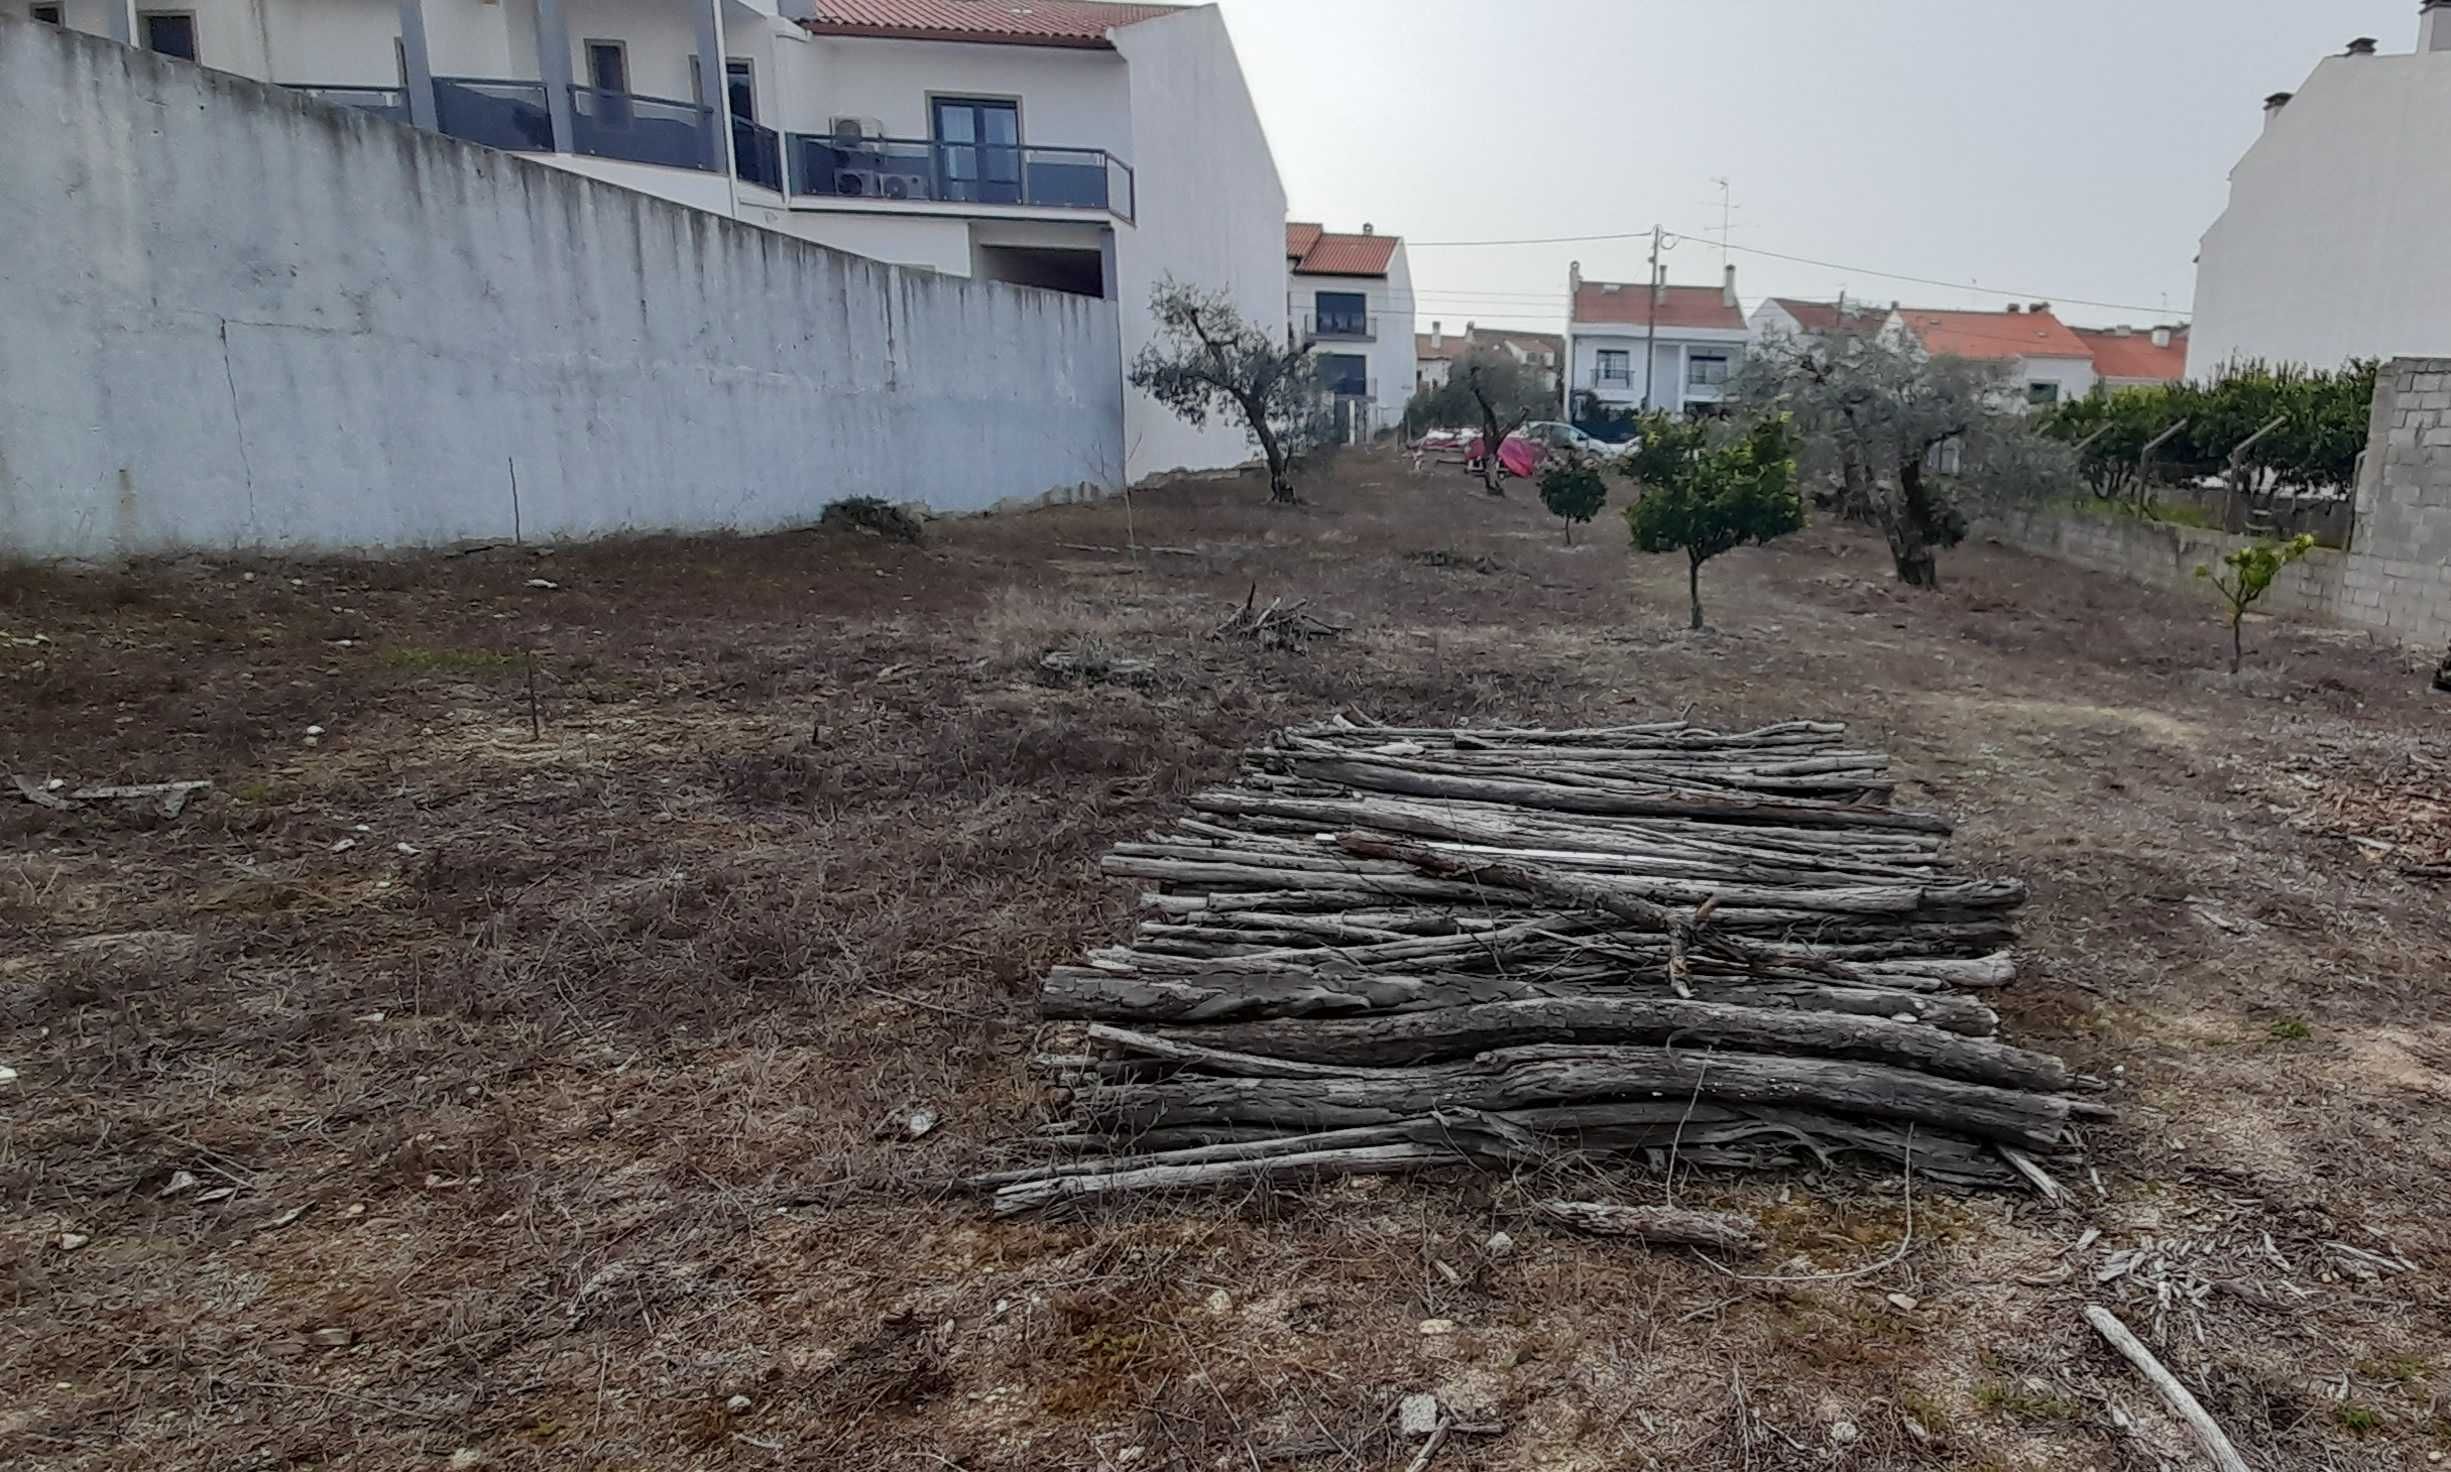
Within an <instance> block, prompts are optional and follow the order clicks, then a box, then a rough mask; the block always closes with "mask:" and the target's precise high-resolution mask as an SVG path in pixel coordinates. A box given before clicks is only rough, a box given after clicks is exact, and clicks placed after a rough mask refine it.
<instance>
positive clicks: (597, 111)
mask: <svg viewBox="0 0 2451 1472" xmlns="http://www.w3.org/2000/svg"><path fill="white" fill-rule="evenodd" d="M714 121H715V110H714V109H713V108H711V107H704V106H701V105H699V104H698V103H695V102H681V101H677V100H675V99H673V98H670V97H647V96H642V95H641V94H639V93H636V92H607V91H604V90H603V89H601V88H597V87H573V88H571V89H570V151H571V152H573V153H584V154H588V155H590V156H592V157H595V158H617V159H624V160H627V161H628V162H630V163H634V164H663V165H665V166H666V167H668V168H675V169H706V170H720V169H721V168H722V167H723V156H722V154H721V153H719V152H718V151H717V148H716V138H715V126H714ZM446 131H448V130H446Z"/></svg>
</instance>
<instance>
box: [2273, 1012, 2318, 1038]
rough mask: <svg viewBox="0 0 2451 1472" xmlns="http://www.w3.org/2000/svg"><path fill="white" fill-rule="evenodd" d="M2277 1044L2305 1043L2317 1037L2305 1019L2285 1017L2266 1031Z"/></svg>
mask: <svg viewBox="0 0 2451 1472" xmlns="http://www.w3.org/2000/svg"><path fill="white" fill-rule="evenodd" d="M2266 1031H2268V1032H2269V1033H2270V1034H2271V1036H2272V1040H2273V1041H2274V1042H2276V1043H2303V1042H2305V1041H2306V1040H2307V1039H2308V1038H2311V1037H2313V1036H2314V1035H2315V1030H2314V1029H2313V1028H2311V1027H2309V1026H2307V1025H2306V1019H2305V1018H2303V1017H2284V1018H2282V1019H2281V1020H2280V1021H2278V1022H2276V1023H2274V1024H2272V1026H2271V1027H2270V1028H2268V1029H2266Z"/></svg>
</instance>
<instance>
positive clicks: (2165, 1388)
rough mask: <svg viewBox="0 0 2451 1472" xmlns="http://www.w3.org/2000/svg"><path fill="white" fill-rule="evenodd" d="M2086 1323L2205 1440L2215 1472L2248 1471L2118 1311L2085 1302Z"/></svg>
mask: <svg viewBox="0 0 2451 1472" xmlns="http://www.w3.org/2000/svg"><path fill="white" fill-rule="evenodd" d="M2085 1322H2086V1323H2088V1324H2091V1325H2093V1326H2094V1332H2095V1333H2097V1334H2100V1335H2101V1336H2102V1337H2103V1338H2104V1339H2106V1340H2108V1341H2109V1342H2110V1346H2111V1348H2113V1349H2116V1350H2118V1351H2119V1353H2120V1354H2121V1355H2122V1356H2124V1357H2125V1358H2126V1360H2127V1362H2128V1363H2129V1364H2131V1365H2134V1366H2135V1367H2136V1370H2137V1373H2138V1374H2141V1375H2143V1376H2144V1377H2145V1380H2146V1382H2147V1383H2149V1384H2151V1385H2152V1387H2153V1389H2154V1391H2155V1393H2156V1394H2158V1395H2160V1396H2161V1398H2162V1399H2163V1401H2164V1402H2166V1403H2167V1404H2168V1405H2169V1407H2170V1408H2171V1409H2172V1410H2173V1411H2176V1412H2178V1414H2179V1419H2180V1420H2182V1421H2185V1422H2186V1423H2187V1426H2188V1429H2189V1430H2191V1431H2193V1432H2195V1433H2196V1439H2197V1440H2198V1441H2200V1442H2202V1443H2204V1450H2205V1453H2206V1454H2207V1455H2208V1456H2210V1457H2211V1458H2212V1460H2213V1466H2214V1467H2215V1468H2217V1469H2218V1472H2251V1469H2250V1468H2249V1467H2248V1466H2247V1461H2246V1458H2244V1457H2241V1456H2240V1455H2239V1454H2238V1448H2237V1447H2235V1446H2232V1445H2231V1444H2230V1438H2229V1436H2228V1435H2227V1434H2226V1433H2224V1432H2223V1431H2222V1429H2221V1423H2220V1422H2218V1421H2215V1420H2214V1419H2213V1418H2212V1415H2211V1413H2210V1412H2208V1411H2206V1410H2205V1409H2204V1406H2203V1403H2202V1402H2200V1401H2198V1400H2197V1399H2196V1398H2195V1396H2194V1395H2193V1394H2192V1393H2190V1392H2189V1391H2188V1389H2187V1387H2186V1386H2184V1385H2182V1384H2180V1383H2179V1379H2178V1377H2177V1376H2176V1375H2173V1374H2171V1373H2170V1372H2169V1371H2168V1370H2166V1369H2164V1368H2162V1362H2161V1361H2160V1360H2158V1359H2155V1358H2154V1357H2153V1351H2152V1350H2149V1349H2147V1348H2145V1346H2144V1343H2143V1341H2141V1340H2139V1339H2138V1338H2137V1337H2136V1336H2135V1335H2133V1334H2131V1333H2129V1332H2128V1326H2127V1325H2125V1324H2123V1323H2121V1322H2119V1316H2118V1315H2117V1314H2115V1313H2112V1312H2111V1311H2110V1310H2109V1309H2107V1308H2103V1307H2101V1306H2099V1305H2088V1306H2087V1308H2086V1310H2085Z"/></svg>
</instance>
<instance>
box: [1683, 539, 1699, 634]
mask: <svg viewBox="0 0 2451 1472" xmlns="http://www.w3.org/2000/svg"><path fill="white" fill-rule="evenodd" d="M1685 596H1686V598H1687V599H1689V600H1690V601H1691V602H1692V603H1693V606H1694V622H1693V627H1694V629H1695V631H1696V632H1700V630H1701V628H1702V559H1701V558H1699V557H1693V556H1688V557H1687V558H1686V559H1685Z"/></svg>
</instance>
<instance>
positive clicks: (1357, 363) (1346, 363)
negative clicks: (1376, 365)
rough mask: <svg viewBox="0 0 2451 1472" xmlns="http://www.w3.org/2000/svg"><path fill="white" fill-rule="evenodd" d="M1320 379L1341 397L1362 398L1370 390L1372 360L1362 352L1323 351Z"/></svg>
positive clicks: (1320, 360) (1320, 359) (1320, 362)
mask: <svg viewBox="0 0 2451 1472" xmlns="http://www.w3.org/2000/svg"><path fill="white" fill-rule="evenodd" d="M1319 381H1320V383H1321V384H1323V385H1324V386H1326V388H1327V391H1328V392H1329V393H1332V394H1335V395H1336V396H1337V397H1339V398H1362V397H1365V396H1367V395H1368V394H1369V392H1370V360H1369V359H1368V358H1365V357H1363V356H1362V355H1361V354H1360V353H1321V354H1320V355H1319Z"/></svg>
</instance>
